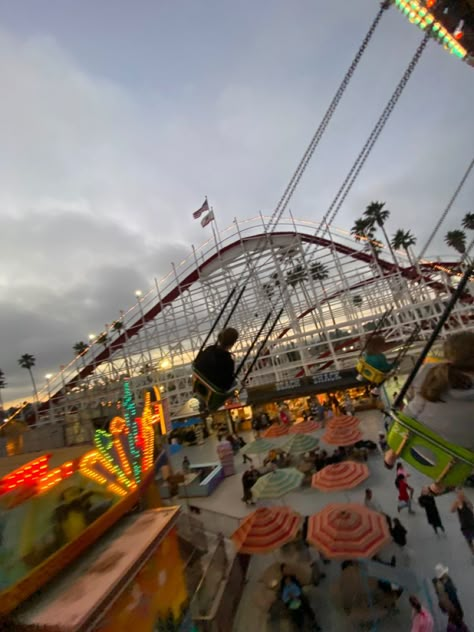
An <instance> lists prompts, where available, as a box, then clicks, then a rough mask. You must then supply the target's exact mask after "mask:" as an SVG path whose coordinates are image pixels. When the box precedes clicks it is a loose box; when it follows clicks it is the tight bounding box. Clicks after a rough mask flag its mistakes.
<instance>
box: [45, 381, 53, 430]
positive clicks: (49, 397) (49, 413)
mask: <svg viewBox="0 0 474 632" xmlns="http://www.w3.org/2000/svg"><path fill="white" fill-rule="evenodd" d="M44 377H45V378H46V390H47V392H48V418H49V423H51V421H52V419H51V389H50V387H49V381H50V379H51V378H52V377H53V374H52V373H46V375H45V376H44Z"/></svg>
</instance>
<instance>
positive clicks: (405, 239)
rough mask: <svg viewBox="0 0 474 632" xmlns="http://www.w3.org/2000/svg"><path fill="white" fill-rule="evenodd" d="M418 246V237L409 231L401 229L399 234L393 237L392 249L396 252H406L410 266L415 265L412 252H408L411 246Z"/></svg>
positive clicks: (398, 231)
mask: <svg viewBox="0 0 474 632" xmlns="http://www.w3.org/2000/svg"><path fill="white" fill-rule="evenodd" d="M415 244H416V237H415V236H414V235H412V233H411V232H410V231H409V230H403V229H402V228H399V229H398V230H397V232H396V233H395V234H394V236H393V237H392V248H394V249H395V250H402V249H403V250H404V251H405V253H406V256H407V257H408V261H409V262H410V265H413V261H412V258H411V254H410V251H409V250H408V249H409V248H410V247H411V246H414V245H415Z"/></svg>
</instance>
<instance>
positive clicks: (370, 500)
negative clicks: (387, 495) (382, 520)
mask: <svg viewBox="0 0 474 632" xmlns="http://www.w3.org/2000/svg"><path fill="white" fill-rule="evenodd" d="M364 505H365V506H366V507H367V509H372V510H373V511H378V512H379V513H383V510H382V507H381V505H380V503H379V502H378V500H377V499H376V498H374V494H373V492H372V490H371V489H370V488H369V487H368V488H367V489H366V490H365V496H364Z"/></svg>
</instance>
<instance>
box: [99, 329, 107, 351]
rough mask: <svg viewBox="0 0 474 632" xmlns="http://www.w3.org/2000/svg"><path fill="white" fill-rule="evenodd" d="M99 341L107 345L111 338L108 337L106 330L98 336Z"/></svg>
mask: <svg viewBox="0 0 474 632" xmlns="http://www.w3.org/2000/svg"><path fill="white" fill-rule="evenodd" d="M97 342H98V343H99V344H101V345H104V347H106V346H107V344H108V342H109V339H108V337H107V334H106V333H105V332H103V333H101V334H100V335H99V336H98V337H97Z"/></svg>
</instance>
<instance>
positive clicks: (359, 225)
mask: <svg viewBox="0 0 474 632" xmlns="http://www.w3.org/2000/svg"><path fill="white" fill-rule="evenodd" d="M351 235H354V239H355V240H356V241H361V240H362V239H364V238H365V239H369V240H370V239H373V238H374V237H375V229H374V226H373V224H372V222H371V221H370V220H369V219H367V218H364V217H360V218H359V219H356V221H355V222H354V225H353V227H352V228H351Z"/></svg>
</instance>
